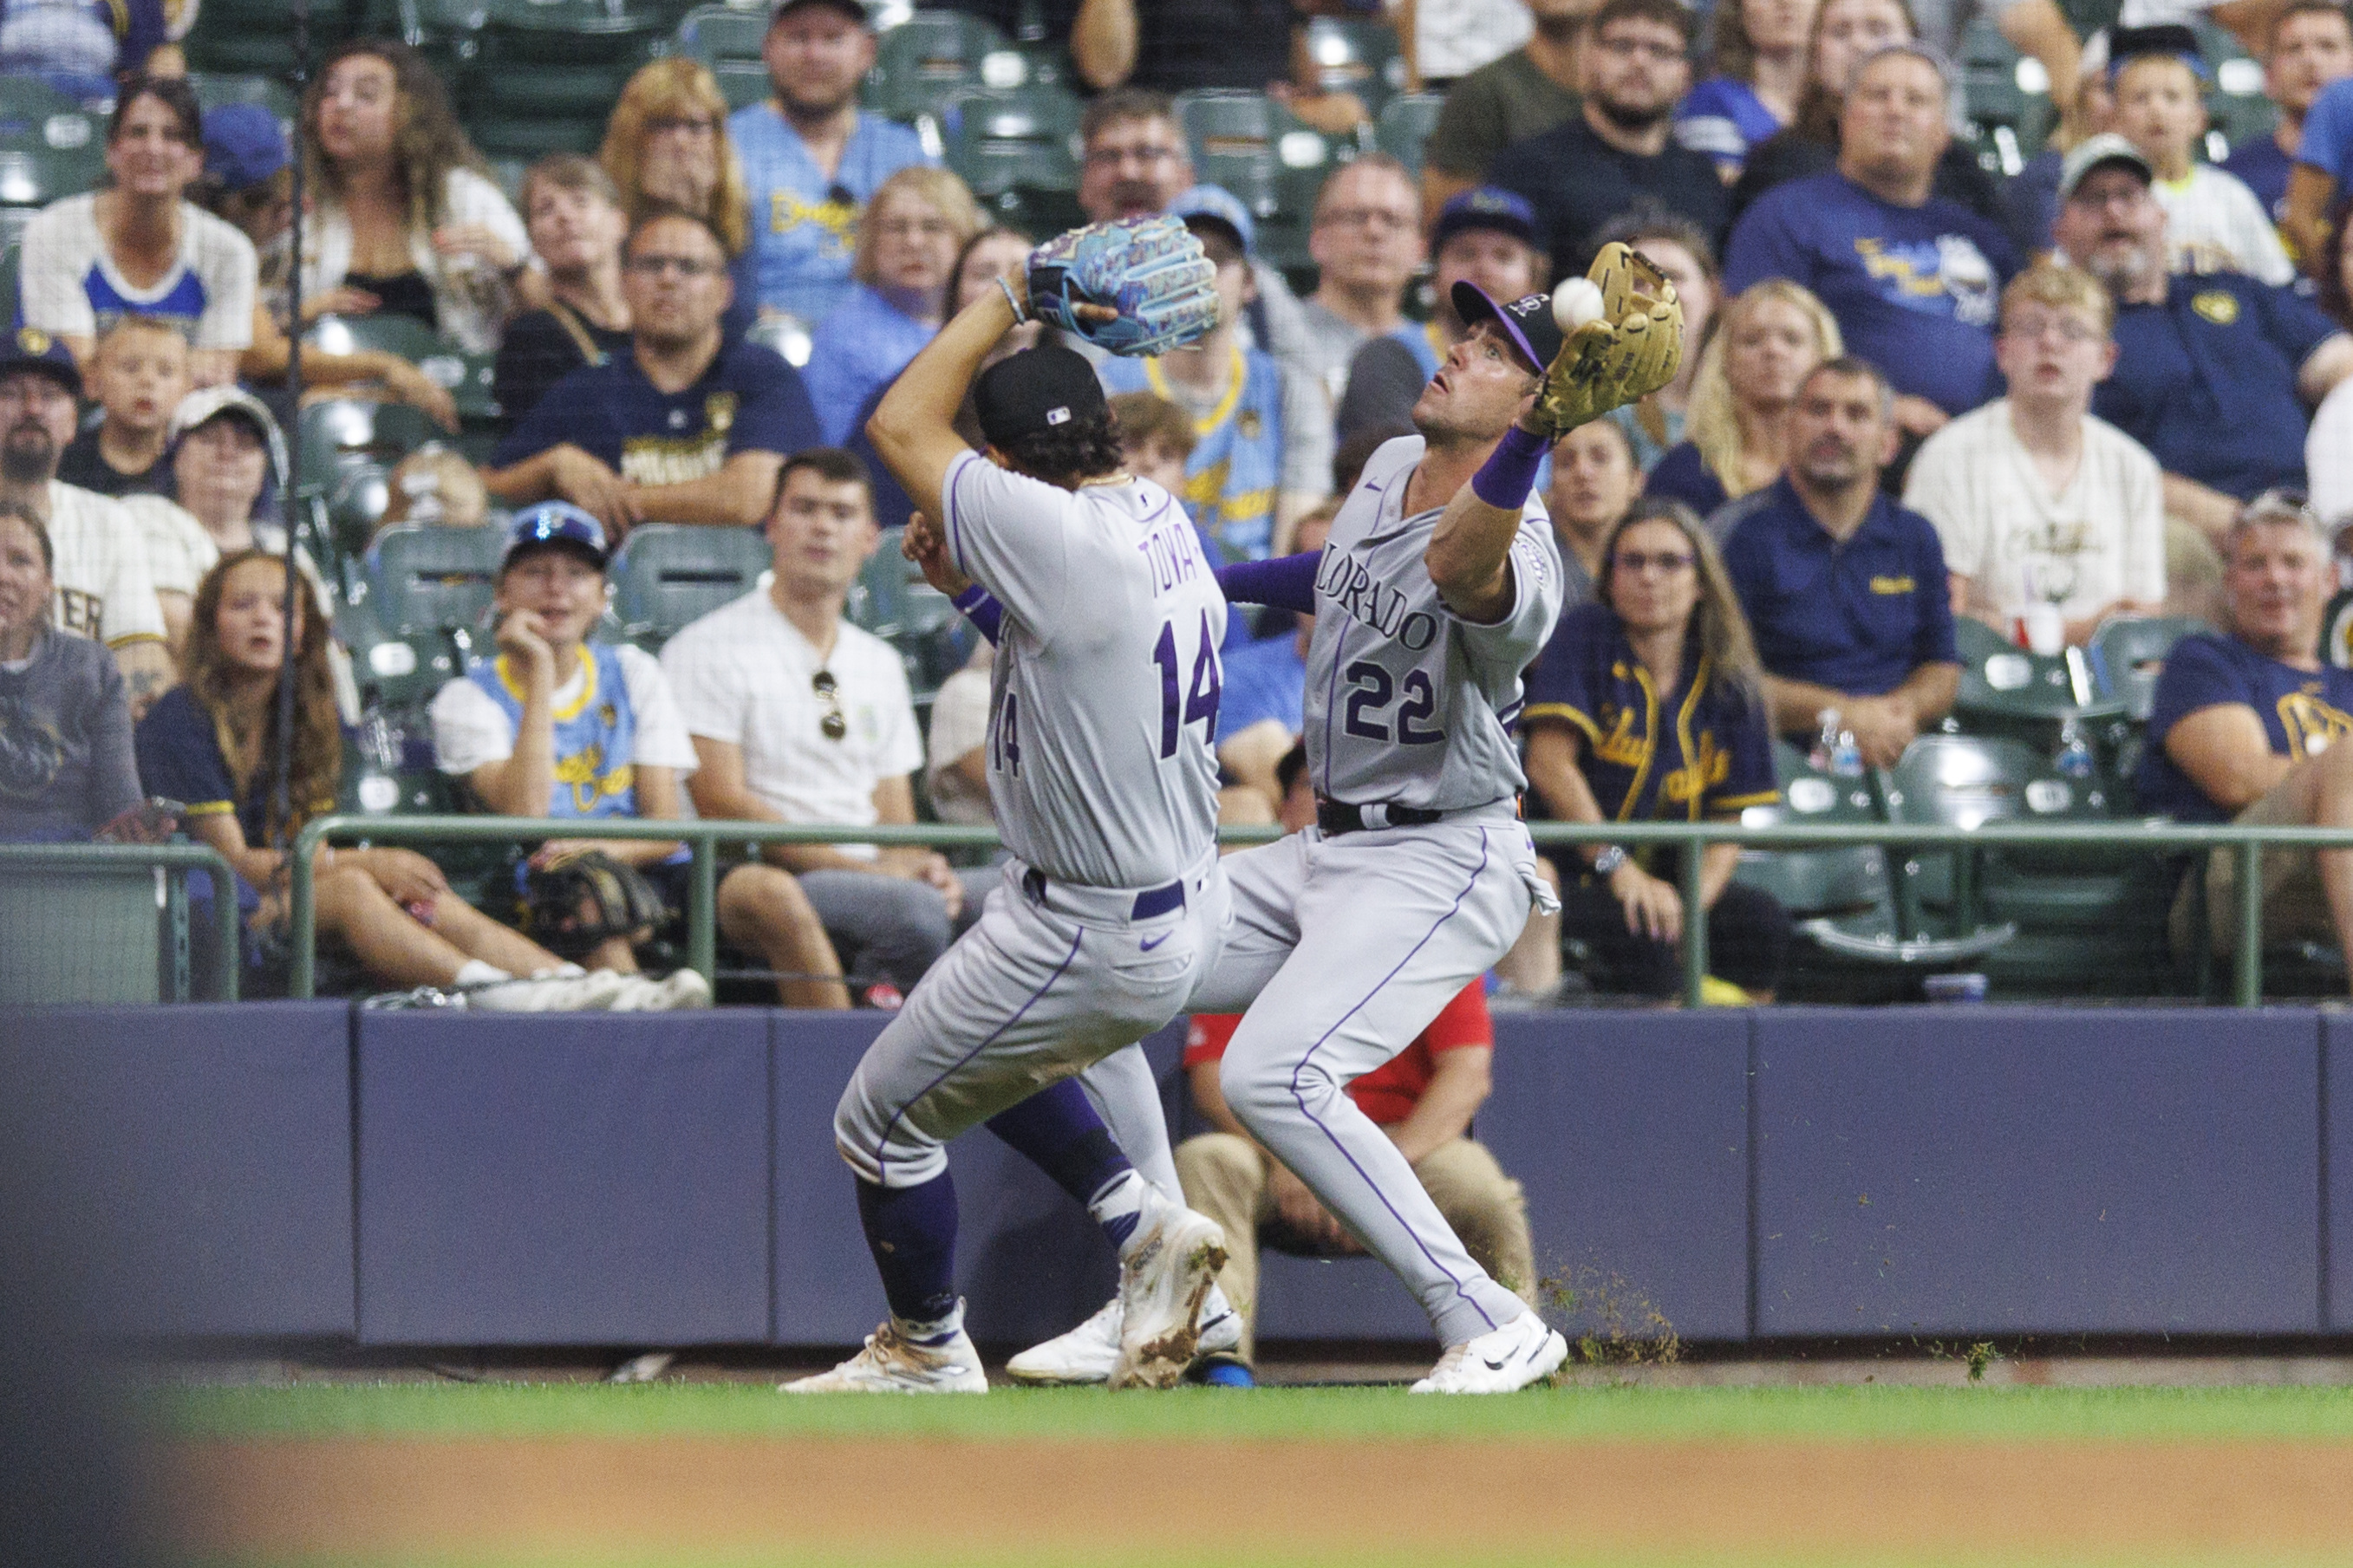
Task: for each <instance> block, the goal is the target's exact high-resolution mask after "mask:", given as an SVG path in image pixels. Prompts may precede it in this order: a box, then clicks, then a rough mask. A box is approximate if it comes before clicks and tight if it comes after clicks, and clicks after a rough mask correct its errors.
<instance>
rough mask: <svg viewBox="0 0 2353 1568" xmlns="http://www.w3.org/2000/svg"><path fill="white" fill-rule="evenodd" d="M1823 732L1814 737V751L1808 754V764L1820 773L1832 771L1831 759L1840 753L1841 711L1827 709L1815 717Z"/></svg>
mask: <svg viewBox="0 0 2353 1568" xmlns="http://www.w3.org/2000/svg"><path fill="white" fill-rule="evenodd" d="M1814 719H1815V721H1817V722H1818V723H1820V725H1821V731H1820V733H1818V734H1817V735H1815V737H1814V749H1813V750H1812V751H1811V752H1808V753H1807V754H1806V762H1807V763H1808V764H1809V765H1810V766H1811V767H1812V768H1813V770H1814V772H1816V773H1829V772H1830V771H1831V758H1832V757H1833V756H1835V755H1837V753H1838V742H1839V710H1837V709H1835V708H1825V709H1823V710H1821V711H1820V712H1819V713H1817V714H1815V715H1814Z"/></svg>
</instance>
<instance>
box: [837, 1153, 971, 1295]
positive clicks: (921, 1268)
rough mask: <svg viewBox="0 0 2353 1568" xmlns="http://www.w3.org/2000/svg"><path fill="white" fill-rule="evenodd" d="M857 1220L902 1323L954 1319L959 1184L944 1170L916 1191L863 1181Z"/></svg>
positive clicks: (886, 1291)
mask: <svg viewBox="0 0 2353 1568" xmlns="http://www.w3.org/2000/svg"><path fill="white" fill-rule="evenodd" d="M858 1220H859V1223H860V1225H862V1226H865V1227H866V1246H867V1248H868V1250H870V1251H871V1252H872V1253H873V1254H874V1267H875V1268H878V1269H880V1270H881V1274H882V1294H883V1295H884V1296H886V1297H888V1298H889V1299H890V1302H891V1312H892V1316H894V1317H896V1318H897V1319H898V1320H899V1321H901V1322H902V1323H936V1322H940V1321H943V1320H944V1319H947V1318H949V1317H951V1316H953V1315H954V1313H955V1307H956V1293H955V1238H956V1198H955V1181H954V1180H953V1179H952V1178H951V1177H950V1176H949V1174H948V1173H946V1172H945V1171H943V1172H941V1173H939V1174H938V1175H936V1176H934V1177H933V1178H932V1179H931V1180H930V1181H928V1182H924V1183H923V1184H920V1185H917V1186H913V1187H882V1186H877V1185H875V1184H873V1183H872V1182H869V1181H866V1180H863V1179H860V1182H859V1184H858Z"/></svg>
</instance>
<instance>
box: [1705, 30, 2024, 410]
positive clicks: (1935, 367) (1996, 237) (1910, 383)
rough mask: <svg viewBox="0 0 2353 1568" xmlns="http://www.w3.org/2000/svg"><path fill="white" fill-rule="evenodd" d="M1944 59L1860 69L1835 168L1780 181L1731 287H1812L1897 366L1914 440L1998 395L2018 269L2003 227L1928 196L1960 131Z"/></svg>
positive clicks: (1859, 345)
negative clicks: (1764, 283) (1997, 328)
mask: <svg viewBox="0 0 2353 1568" xmlns="http://www.w3.org/2000/svg"><path fill="white" fill-rule="evenodd" d="M1950 90H1951V89H1950V86H1949V80H1948V78H1947V73H1946V68H1945V65H1944V63H1943V61H1942V60H1941V59H1940V58H1937V57H1936V56H1935V55H1933V54H1930V53H1928V52H1927V51H1926V49H1925V48H1924V47H1922V46H1919V45H1916V44H1891V45H1889V46H1887V47H1884V48H1882V49H1880V50H1879V51H1878V52H1877V53H1875V54H1873V55H1870V56H1868V57H1866V58H1864V59H1863V60H1862V63H1861V64H1860V65H1858V66H1856V67H1855V71H1854V83H1853V86H1852V89H1850V90H1849V91H1848V93H1847V95H1846V103H1845V108H1844V110H1843V111H1842V115H1841V129H1840V132H1839V148H1840V151H1839V163H1838V170H1837V172H1836V173H1835V174H1818V175H1815V176H1814V177H1813V178H1811V179H1806V180H1796V181H1792V182H1791V183H1790V184H1786V185H1781V186H1779V187H1778V188H1776V189H1775V190H1773V191H1772V192H1771V193H1769V194H1768V195H1766V196H1764V197H1763V198H1761V199H1760V200H1759V201H1758V202H1757V205H1755V206H1753V207H1751V208H1749V209H1748V212H1747V214H1746V216H1743V217H1742V218H1741V220H1740V222H1739V224H1738V225H1737V226H1736V227H1735V228H1734V229H1733V231H1732V243H1731V246H1730V248H1729V249H1728V250H1727V251H1726V253H1725V266H1724V286H1725V289H1726V290H1727V291H1729V292H1731V293H1735V294H1737V293H1738V292H1740V291H1741V290H1742V289H1746V288H1747V287H1748V286H1749V285H1750V284H1751V283H1754V282H1756V281H1757V279H1762V278H1773V277H1779V278H1787V279H1790V280H1791V281H1793V282H1796V283H1801V284H1803V285H1805V287H1806V288H1808V289H1811V290H1812V291H1813V292H1814V294H1815V295H1816V296H1817V297H1818V298H1820V300H1821V301H1822V303H1823V304H1825V305H1827V306H1829V307H1830V310H1831V314H1832V315H1833V316H1836V317H1837V318H1838V324H1839V329H1840V331H1841V332H1842V333H1843V334H1844V336H1845V339H1846V347H1847V349H1848V351H1849V352H1850V353H1854V354H1857V355H1859V356H1861V357H1862V358H1863V359H1866V360H1869V361H1870V362H1872V363H1874V364H1878V365H1883V366H1884V367H1886V371H1887V374H1888V375H1889V377H1890V378H1891V379H1892V380H1893V381H1894V385H1895V390H1896V393H1897V399H1896V414H1897V419H1898V423H1899V425H1900V426H1901V428H1902V430H1903V431H1904V433H1905V435H1907V436H1911V437H1922V436H1926V435H1930V434H1932V433H1933V432H1935V431H1936V429H1937V428H1938V427H1939V426H1942V425H1943V424H1944V422H1945V421H1946V420H1947V418H1948V417H1950V416H1953V415H1956V414H1965V413H1967V412H1968V410H1970V409H1972V408H1974V407H1976V406H1977V405H1978V404H1980V403H1983V402H1984V401H1985V400H1986V399H1987V398H1989V397H1991V396H1993V395H1995V393H1996V392H1997V391H1998V390H1999V385H2000V378H1999V376H1998V374H1997V373H1996V372H1995V369H1994V363H1993V329H1994V316H1995V309H1994V307H1995V303H1996V301H1997V300H1998V299H1999V298H2000V293H2001V289H2002V285H2003V284H2005V283H2008V282H2009V281H2010V277H2011V275H2012V274H2014V273H2016V272H2017V270H2018V257H2017V253H2016V252H2015V251H2013V250H2012V249H2011V248H2010V240H2009V238H2008V237H2006V236H2005V235H2004V234H2003V233H2002V232H2001V230H2000V229H1999V228H1997V227H1996V226H1994V225H1992V224H1991V223H1989V222H1987V221H1986V220H1985V219H1984V218H1981V217H1979V216H1977V215H1976V214H1975V213H1972V212H1970V211H1969V210H1968V209H1967V208H1966V207H1961V206H1957V205H1954V204H1952V203H1950V202H1947V201H1943V200H1941V199H1939V198H1937V197H1936V196H1933V195H1930V194H1929V190H1930V186H1931V185H1932V184H1933V183H1934V181H1935V179H1936V161H1937V160H1938V159H1939V158H1941V157H1942V156H1943V155H1944V153H1945V148H1946V146H1947V143H1948V142H1950V141H1951V139H1952V132H1951V131H1950V130H1949V129H1948V128H1947V121H1946V109H1947V102H1948V100H1949V98H1950Z"/></svg>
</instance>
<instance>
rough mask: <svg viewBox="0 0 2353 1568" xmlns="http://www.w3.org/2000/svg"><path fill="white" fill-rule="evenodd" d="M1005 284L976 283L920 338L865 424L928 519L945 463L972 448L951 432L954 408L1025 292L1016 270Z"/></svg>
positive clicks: (937, 513) (937, 511) (939, 511)
mask: <svg viewBox="0 0 2353 1568" xmlns="http://www.w3.org/2000/svg"><path fill="white" fill-rule="evenodd" d="M1004 284H1005V286H1004V287H1003V288H998V289H982V290H981V291H980V292H979V294H978V295H977V296H976V298H975V299H974V300H973V301H972V303H970V304H969V305H966V306H965V308H964V309H963V310H959V311H957V312H956V314H955V320H953V321H949V322H948V324H947V325H946V326H944V327H942V328H941V329H940V330H939V333H938V335H937V336H935V337H934V338H933V339H932V341H931V342H928V343H925V344H924V345H923V352H922V353H918V354H916V355H915V357H914V359H913V361H912V362H910V363H909V364H908V366H907V368H906V369H905V370H902V371H901V372H900V373H899V379H898V380H896V381H894V382H892V384H891V390H890V391H888V392H886V393H884V394H883V395H882V401H881V404H879V405H877V406H876V407H875V410H874V416H873V417H872V418H871V419H869V420H868V421H867V422H866V438H867V439H868V440H870V441H871V442H873V443H874V450H875V451H876V453H877V454H879V455H880V456H881V458H882V463H883V466H884V467H885V468H889V469H890V470H891V477H892V478H893V479H897V480H898V481H899V484H900V488H901V489H904V490H905V491H906V492H907V499H908V500H912V501H913V502H914V504H915V508H916V510H919V511H922V512H923V513H924V514H925V515H926V516H929V517H944V516H946V515H947V514H946V511H945V510H944V508H943V507H942V506H941V504H940V489H941V487H942V486H943V485H944V484H945V482H946V480H947V473H948V465H949V464H950V463H953V462H955V459H956V458H958V457H959V456H961V455H962V454H964V453H965V452H969V451H971V450H972V448H971V447H969V446H967V445H966V444H965V439H964V437H961V436H959V435H957V434H956V432H955V416H956V410H958V409H959V408H961V407H963V406H964V398H965V393H966V392H968V391H970V390H971V389H972V383H973V378H974V377H976V376H977V375H978V374H980V363H981V361H982V360H984V359H986V358H987V357H988V351H989V350H991V349H993V348H995V347H996V346H997V340H998V339H999V338H1002V337H1003V336H1004V335H1005V334H1006V333H1007V332H1008V331H1012V329H1013V326H1014V324H1015V323H1014V315H1013V302H1014V300H1016V299H1018V298H1019V297H1021V295H1023V294H1024V293H1026V291H1027V290H1026V287H1025V285H1024V283H1023V281H1022V274H1021V269H1020V268H1014V269H1013V270H1011V271H1009V272H1008V273H1007V274H1006V275H1005V279H1004Z"/></svg>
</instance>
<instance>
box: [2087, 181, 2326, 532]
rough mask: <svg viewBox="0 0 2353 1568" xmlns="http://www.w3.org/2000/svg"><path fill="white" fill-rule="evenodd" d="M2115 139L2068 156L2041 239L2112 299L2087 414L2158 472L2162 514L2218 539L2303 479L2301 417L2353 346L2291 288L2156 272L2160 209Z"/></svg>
mask: <svg viewBox="0 0 2353 1568" xmlns="http://www.w3.org/2000/svg"><path fill="white" fill-rule="evenodd" d="M2149 177H2150V176H2149V167H2148V163H2147V160H2146V159H2144V158H2142V156H2141V155H2140V153H2138V152H2137V150H2136V149H2135V148H2134V147H2133V146H2132V144H2131V143H2130V142H2126V141H2125V140H2124V139H2123V138H2122V137H2120V136H2113V135H2103V136H2095V137H2094V138H2093V139H2092V140H2091V141H2089V142H2084V144H2083V145H2082V146H2080V147H2078V148H2076V149H2075V150H2074V151H2073V153H2069V154H2068V157H2067V163H2066V167H2065V170H2064V172H2063V174H2061V176H2060V185H2059V190H2060V202H2059V218H2058V221H2057V223H2056V224H2054V225H2053V226H2052V237H2053V238H2054V239H2056V240H2057V241H2058V245H2059V249H2060V250H2061V251H2062V252H2063V254H2064V255H2065V256H2066V257H2067V258H2069V259H2070V260H2072V261H2073V262H2074V263H2075V264H2076V265H2077V266H2079V267H2082V268H2084V269H2085V270H2086V271H2088V272H2090V273H2091V274H2092V276H2094V278H2097V279H2099V280H2100V281H2101V282H2103V283H2105V284H2106V285H2107V288H2108V292H2109V293H2111V294H2113V295H2115V296H2116V348H2117V351H2118V352H2117V357H2116V372H2115V374H2112V375H2110V376H2109V377H2108V379H2107V380H2106V381H2105V382H2104V383H2102V384H2101V385H2100V388H2099V390H2098V391H2097V392H2096V393H2094V395H2093V398H2092V412H2093V413H2094V414H2096V415H2098V416H2100V417H2101V418H2103V419H2105V420H2106V421H2107V422H2108V423H2109V424H2111V425H2114V426H2116V427H2117V428H2118V429H2120V430H2122V431H2123V432H2124V433H2125V434H2126V435H2127V436H2129V437H2132V438H2133V439H2134V440H2136V441H2138V442H2139V443H2140V444H2141V445H2142V446H2144V447H2147V448H2148V449H2149V451H2150V452H2152V453H2154V454H2155V455H2156V458H2157V460H2158V463H2159V464H2160V465H2162V466H2163V468H2164V469H2165V510H2166V512H2167V515H2168V516H2170V517H2175V518H2179V519H2180V520H2182V521H2184V522H2186V523H2189V525H2191V526H2192V527H2193V528H2195V529H2196V530H2197V531H2198V532H2200V533H2202V534H2203V535H2205V536H2206V537H2207V538H2209V539H2211V540H2216V541H2219V540H2220V539H2221V537H2222V535H2223V534H2224V533H2226V532H2227V531H2229V529H2230V527H2231V525H2232V521H2233V519H2235V517H2236V516H2237V514H2238V510H2239V503H2240V502H2242V501H2243V500H2248V499H2250V498H2252V497H2253V496H2254V495H2256V494H2258V493H2259V492H2261V491H2263V490H2264V489H2269V488H2271V487H2272V486H2274V485H2294V486H2298V487H2301V486H2302V485H2303V483H2304V437H2305V426H2306V414H2305V407H2306V405H2307V404H2314V403H2317V402H2319V401H2320V399H2321V398H2323V397H2325V396H2327V395H2328V391H2329V389H2330V388H2331V387H2333V386H2335V385H2336V384H2337V383H2338V382H2339V381H2342V380H2343V379H2344V378H2345V376H2346V374H2347V373H2348V372H2353V338H2348V336H2347V335H2346V334H2345V333H2344V332H2342V331H2339V330H2338V329H2337V324H2336V323H2335V322H2333V321H2330V320H2329V319H2328V318H2327V316H2325V315H2323V314H2322V313H2321V312H2320V310H2318V309H2316V307H2314V306H2313V305H2312V304H2310V303H2308V302H2307V301H2306V300H2303V299H2300V298H2299V297H2297V296H2296V295H2295V293H2294V292H2293V291H2291V290H2288V289H2272V288H2269V287H2266V286H2265V285H2263V284H2262V283H2259V282H2257V281H2256V280H2255V279H2252V278H2249V277H2245V276H2243V275H2242V274H2240V273H2235V272H2216V273H2209V274H2206V275H2203V276H2200V277H2175V276H2172V275H2170V274H2168V272H2167V271H2166V249H2167V247H2166V239H2165V209H2164V208H2163V207H2161V206H2159V205H2158V203H2157V198H2156V196H2155V195H2153V194H2152V193H2151V191H2150V190H2149Z"/></svg>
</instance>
